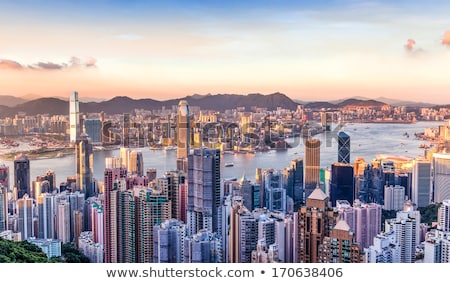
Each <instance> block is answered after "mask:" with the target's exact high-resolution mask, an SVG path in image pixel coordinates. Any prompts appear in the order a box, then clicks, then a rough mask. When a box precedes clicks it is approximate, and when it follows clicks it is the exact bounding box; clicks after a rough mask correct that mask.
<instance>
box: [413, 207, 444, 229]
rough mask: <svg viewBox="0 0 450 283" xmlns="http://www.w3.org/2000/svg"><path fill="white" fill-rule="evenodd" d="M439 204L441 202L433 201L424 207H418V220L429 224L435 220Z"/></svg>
mask: <svg viewBox="0 0 450 283" xmlns="http://www.w3.org/2000/svg"><path fill="white" fill-rule="evenodd" d="M440 206H441V203H433V204H430V205H428V206H425V207H419V208H418V210H419V211H420V222H422V223H427V224H428V225H430V226H431V223H432V222H436V221H437V214H438V209H439V207H440Z"/></svg>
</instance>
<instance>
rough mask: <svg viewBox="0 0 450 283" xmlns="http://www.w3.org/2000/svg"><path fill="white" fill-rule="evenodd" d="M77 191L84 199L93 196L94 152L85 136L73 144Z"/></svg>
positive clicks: (81, 136)
mask: <svg viewBox="0 0 450 283" xmlns="http://www.w3.org/2000/svg"><path fill="white" fill-rule="evenodd" d="M75 158H76V173H77V190H78V191H81V192H83V193H84V194H85V195H86V198H89V197H92V196H94V188H93V179H92V178H93V167H94V151H93V149H92V144H91V143H90V139H89V137H88V136H87V135H85V134H82V135H80V138H79V139H77V140H76V143H75Z"/></svg>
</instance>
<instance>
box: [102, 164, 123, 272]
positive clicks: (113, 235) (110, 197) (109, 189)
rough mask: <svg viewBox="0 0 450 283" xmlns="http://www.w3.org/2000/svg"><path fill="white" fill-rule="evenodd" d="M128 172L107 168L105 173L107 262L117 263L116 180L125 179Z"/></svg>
mask: <svg viewBox="0 0 450 283" xmlns="http://www.w3.org/2000/svg"><path fill="white" fill-rule="evenodd" d="M126 175H127V171H126V169H125V168H114V169H112V168H106V169H105V172H104V176H105V178H104V186H105V189H104V190H105V192H104V195H105V196H104V198H105V200H104V206H103V216H104V230H103V232H104V248H105V262H106V263H110V262H113V263H115V262H117V260H118V251H117V238H118V235H117V228H118V227H117V213H118V210H117V198H118V188H117V182H116V180H119V179H122V178H125V177H126Z"/></svg>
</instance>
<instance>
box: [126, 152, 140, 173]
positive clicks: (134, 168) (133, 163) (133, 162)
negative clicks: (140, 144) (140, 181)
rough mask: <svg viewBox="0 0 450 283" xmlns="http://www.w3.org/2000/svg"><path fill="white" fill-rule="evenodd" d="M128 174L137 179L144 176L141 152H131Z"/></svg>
mask: <svg viewBox="0 0 450 283" xmlns="http://www.w3.org/2000/svg"><path fill="white" fill-rule="evenodd" d="M128 172H129V173H131V174H136V175H138V176H139V177H141V176H144V158H143V157H142V151H140V150H132V151H131V152H130V155H129V159H128Z"/></svg>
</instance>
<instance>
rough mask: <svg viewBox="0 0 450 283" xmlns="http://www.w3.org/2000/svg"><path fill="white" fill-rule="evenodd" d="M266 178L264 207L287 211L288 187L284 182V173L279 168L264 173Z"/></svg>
mask: <svg viewBox="0 0 450 283" xmlns="http://www.w3.org/2000/svg"><path fill="white" fill-rule="evenodd" d="M263 178H264V194H265V196H264V199H265V204H264V207H267V208H268V209H269V210H272V211H281V212H286V189H285V188H284V184H283V174H282V173H281V172H280V171H277V170H268V171H264V173H263Z"/></svg>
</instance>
